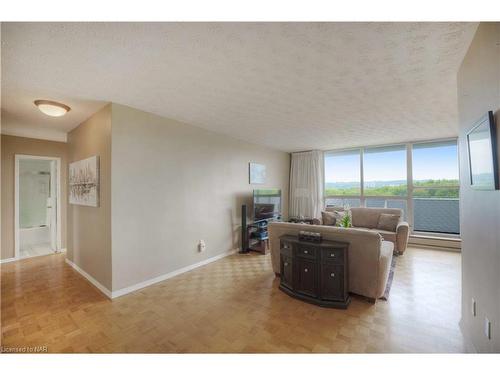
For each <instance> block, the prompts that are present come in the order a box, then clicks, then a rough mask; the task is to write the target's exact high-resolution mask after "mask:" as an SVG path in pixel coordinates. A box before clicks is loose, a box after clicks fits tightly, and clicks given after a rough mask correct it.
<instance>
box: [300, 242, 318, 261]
mask: <svg viewBox="0 0 500 375" xmlns="http://www.w3.org/2000/svg"><path fill="white" fill-rule="evenodd" d="M317 251H318V249H316V248H314V247H312V246H304V245H300V246H299V247H298V248H297V252H296V255H297V256H299V257H301V258H306V259H316V255H317Z"/></svg>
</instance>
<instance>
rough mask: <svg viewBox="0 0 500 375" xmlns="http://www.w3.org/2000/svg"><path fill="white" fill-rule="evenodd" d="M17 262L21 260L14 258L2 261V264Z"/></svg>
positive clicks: (0, 261)
mask: <svg viewBox="0 0 500 375" xmlns="http://www.w3.org/2000/svg"><path fill="white" fill-rule="evenodd" d="M16 260H19V258H16V257H14V258H7V259H1V260H0V264H4V263H10V262H15V261H16Z"/></svg>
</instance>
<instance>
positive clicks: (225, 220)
mask: <svg viewBox="0 0 500 375" xmlns="http://www.w3.org/2000/svg"><path fill="white" fill-rule="evenodd" d="M111 148H112V194H111V196H112V259H113V291H116V290H119V289H122V288H125V287H128V286H131V285H134V284H137V283H140V282H143V281H146V280H148V279H151V278H154V277H158V276H161V275H163V274H165V273H169V272H172V271H175V270H178V269H180V268H182V267H186V266H189V265H192V264H194V263H197V262H200V261H203V260H205V259H207V258H210V257H214V256H216V255H219V254H223V253H225V252H228V251H231V250H233V249H238V248H239V246H240V245H239V244H240V242H239V241H240V229H239V228H240V220H241V218H240V207H241V204H242V203H247V204H249V203H250V202H251V197H252V190H253V188H257V187H277V188H281V189H282V191H283V203H284V210H283V213H284V215H287V212H288V177H289V168H290V156H289V154H288V153H285V152H280V151H274V150H270V149H267V148H263V147H260V146H256V145H253V144H249V143H246V142H242V141H239V140H236V139H233V138H230V137H227V136H224V135H220V134H216V133H213V132H210V131H207V130H204V129H201V128H198V127H195V126H191V125H188V124H184V123H180V122H177V121H174V120H169V119H165V118H162V117H159V116H155V115H152V114H149V113H146V112H142V111H138V110H135V109H132V108H129V107H125V106H122V105H116V104H113V105H112V147H111ZM249 162H258V163H262V164H265V165H266V166H267V183H266V184H265V185H257V186H252V185H249V183H248V163H249ZM200 239H202V240H204V241H205V242H206V246H207V247H206V251H205V252H203V253H199V252H198V250H197V245H198V241H199V240H200Z"/></svg>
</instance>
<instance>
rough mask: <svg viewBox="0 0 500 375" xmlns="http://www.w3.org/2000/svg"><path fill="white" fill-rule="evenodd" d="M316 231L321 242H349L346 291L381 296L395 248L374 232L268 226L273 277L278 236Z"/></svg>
mask: <svg viewBox="0 0 500 375" xmlns="http://www.w3.org/2000/svg"><path fill="white" fill-rule="evenodd" d="M301 230H305V231H310V232H319V233H321V234H322V236H323V238H324V239H327V240H335V241H343V242H348V243H349V250H348V252H349V253H348V259H349V291H350V292H352V293H356V294H359V295H362V296H365V297H368V298H370V299H372V300H375V299H377V298H380V297H381V296H383V294H384V291H385V287H386V284H387V278H388V277H389V271H390V267H391V261H392V254H393V250H394V245H393V243H392V242H389V241H384V240H383V239H382V237H381V235H380V234H378V233H377V232H375V231H371V230H366V229H356V228H348V229H346V228H339V227H334V226H326V225H309V224H294V223H280V222H275V223H270V224H269V240H270V241H269V246H270V249H271V259H272V265H273V271H274V273H275V274H277V275H278V274H279V272H280V237H281V236H283V235H285V234H289V235H297V234H298V233H299V231H301Z"/></svg>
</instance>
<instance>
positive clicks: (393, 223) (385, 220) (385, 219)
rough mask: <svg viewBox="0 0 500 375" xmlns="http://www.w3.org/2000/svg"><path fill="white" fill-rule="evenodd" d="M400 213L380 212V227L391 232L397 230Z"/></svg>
mask: <svg viewBox="0 0 500 375" xmlns="http://www.w3.org/2000/svg"><path fill="white" fill-rule="evenodd" d="M398 222H399V215H393V214H380V216H379V218H378V225H377V228H378V229H382V230H387V231H389V232H395V231H396V227H397V226H398Z"/></svg>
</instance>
